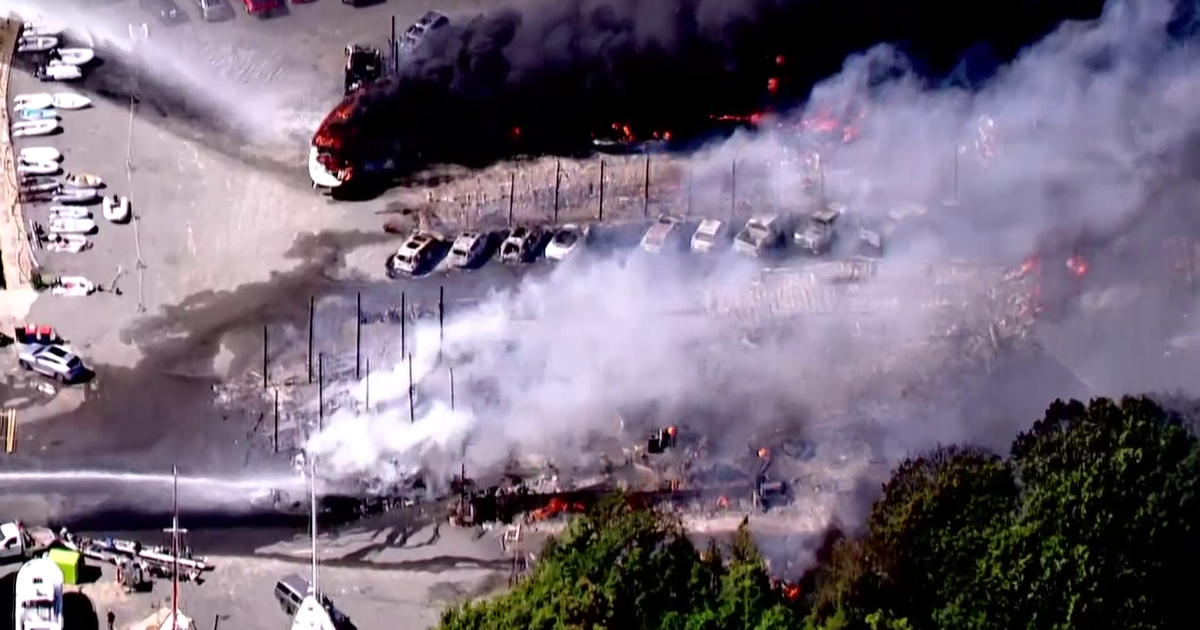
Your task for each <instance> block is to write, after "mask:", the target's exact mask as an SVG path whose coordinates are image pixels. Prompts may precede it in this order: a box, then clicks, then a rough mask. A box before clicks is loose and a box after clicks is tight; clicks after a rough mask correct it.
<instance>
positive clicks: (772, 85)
mask: <svg viewBox="0 0 1200 630" xmlns="http://www.w3.org/2000/svg"><path fill="white" fill-rule="evenodd" d="M778 90H779V79H777V78H775V77H771V78H770V79H767V91H768V92H770V93H771V94H774V93H775V92H776V91H778Z"/></svg>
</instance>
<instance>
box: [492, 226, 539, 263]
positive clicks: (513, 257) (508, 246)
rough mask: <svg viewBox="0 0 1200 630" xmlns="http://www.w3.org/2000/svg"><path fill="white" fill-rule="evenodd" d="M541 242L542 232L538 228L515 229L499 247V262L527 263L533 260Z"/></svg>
mask: <svg viewBox="0 0 1200 630" xmlns="http://www.w3.org/2000/svg"><path fill="white" fill-rule="evenodd" d="M541 240H542V231H541V230H540V229H538V228H531V227H519V228H515V229H514V230H513V231H512V232H510V233H509V235H508V238H506V239H504V243H503V244H502V245H500V262H504V263H508V264H519V263H524V262H529V261H530V260H532V259H533V255H534V253H535V251H536V250H537V246H538V243H539V242H540V241H541Z"/></svg>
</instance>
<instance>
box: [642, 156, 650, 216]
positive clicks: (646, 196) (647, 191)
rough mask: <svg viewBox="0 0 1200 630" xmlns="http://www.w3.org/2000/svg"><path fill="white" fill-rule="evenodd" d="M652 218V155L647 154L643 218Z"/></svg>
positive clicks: (643, 189)
mask: <svg viewBox="0 0 1200 630" xmlns="http://www.w3.org/2000/svg"><path fill="white" fill-rule="evenodd" d="M649 216H650V154H649V153H647V154H646V176H645V178H644V182H643V185H642V218H643V219H645V218H648V217H649Z"/></svg>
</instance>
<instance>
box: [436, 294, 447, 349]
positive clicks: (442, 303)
mask: <svg viewBox="0 0 1200 630" xmlns="http://www.w3.org/2000/svg"><path fill="white" fill-rule="evenodd" d="M445 340H446V285H442V286H440V287H438V342H439V343H441V342H443V341H445Z"/></svg>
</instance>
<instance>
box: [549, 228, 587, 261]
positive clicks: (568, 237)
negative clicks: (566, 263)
mask: <svg viewBox="0 0 1200 630" xmlns="http://www.w3.org/2000/svg"><path fill="white" fill-rule="evenodd" d="M591 235H592V229H591V228H590V227H583V226H579V225H575V224H574V223H568V224H567V225H564V226H562V227H560V228H558V231H557V232H555V233H554V237H553V238H551V239H550V242H549V243H547V244H546V258H548V259H550V260H566V259H567V257H568V256H570V255H571V254H572V253H574V252H577V251H579V250H580V249H582V248H583V247H585V246H586V245H587V242H588V240H589V239H590V238H591Z"/></svg>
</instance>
